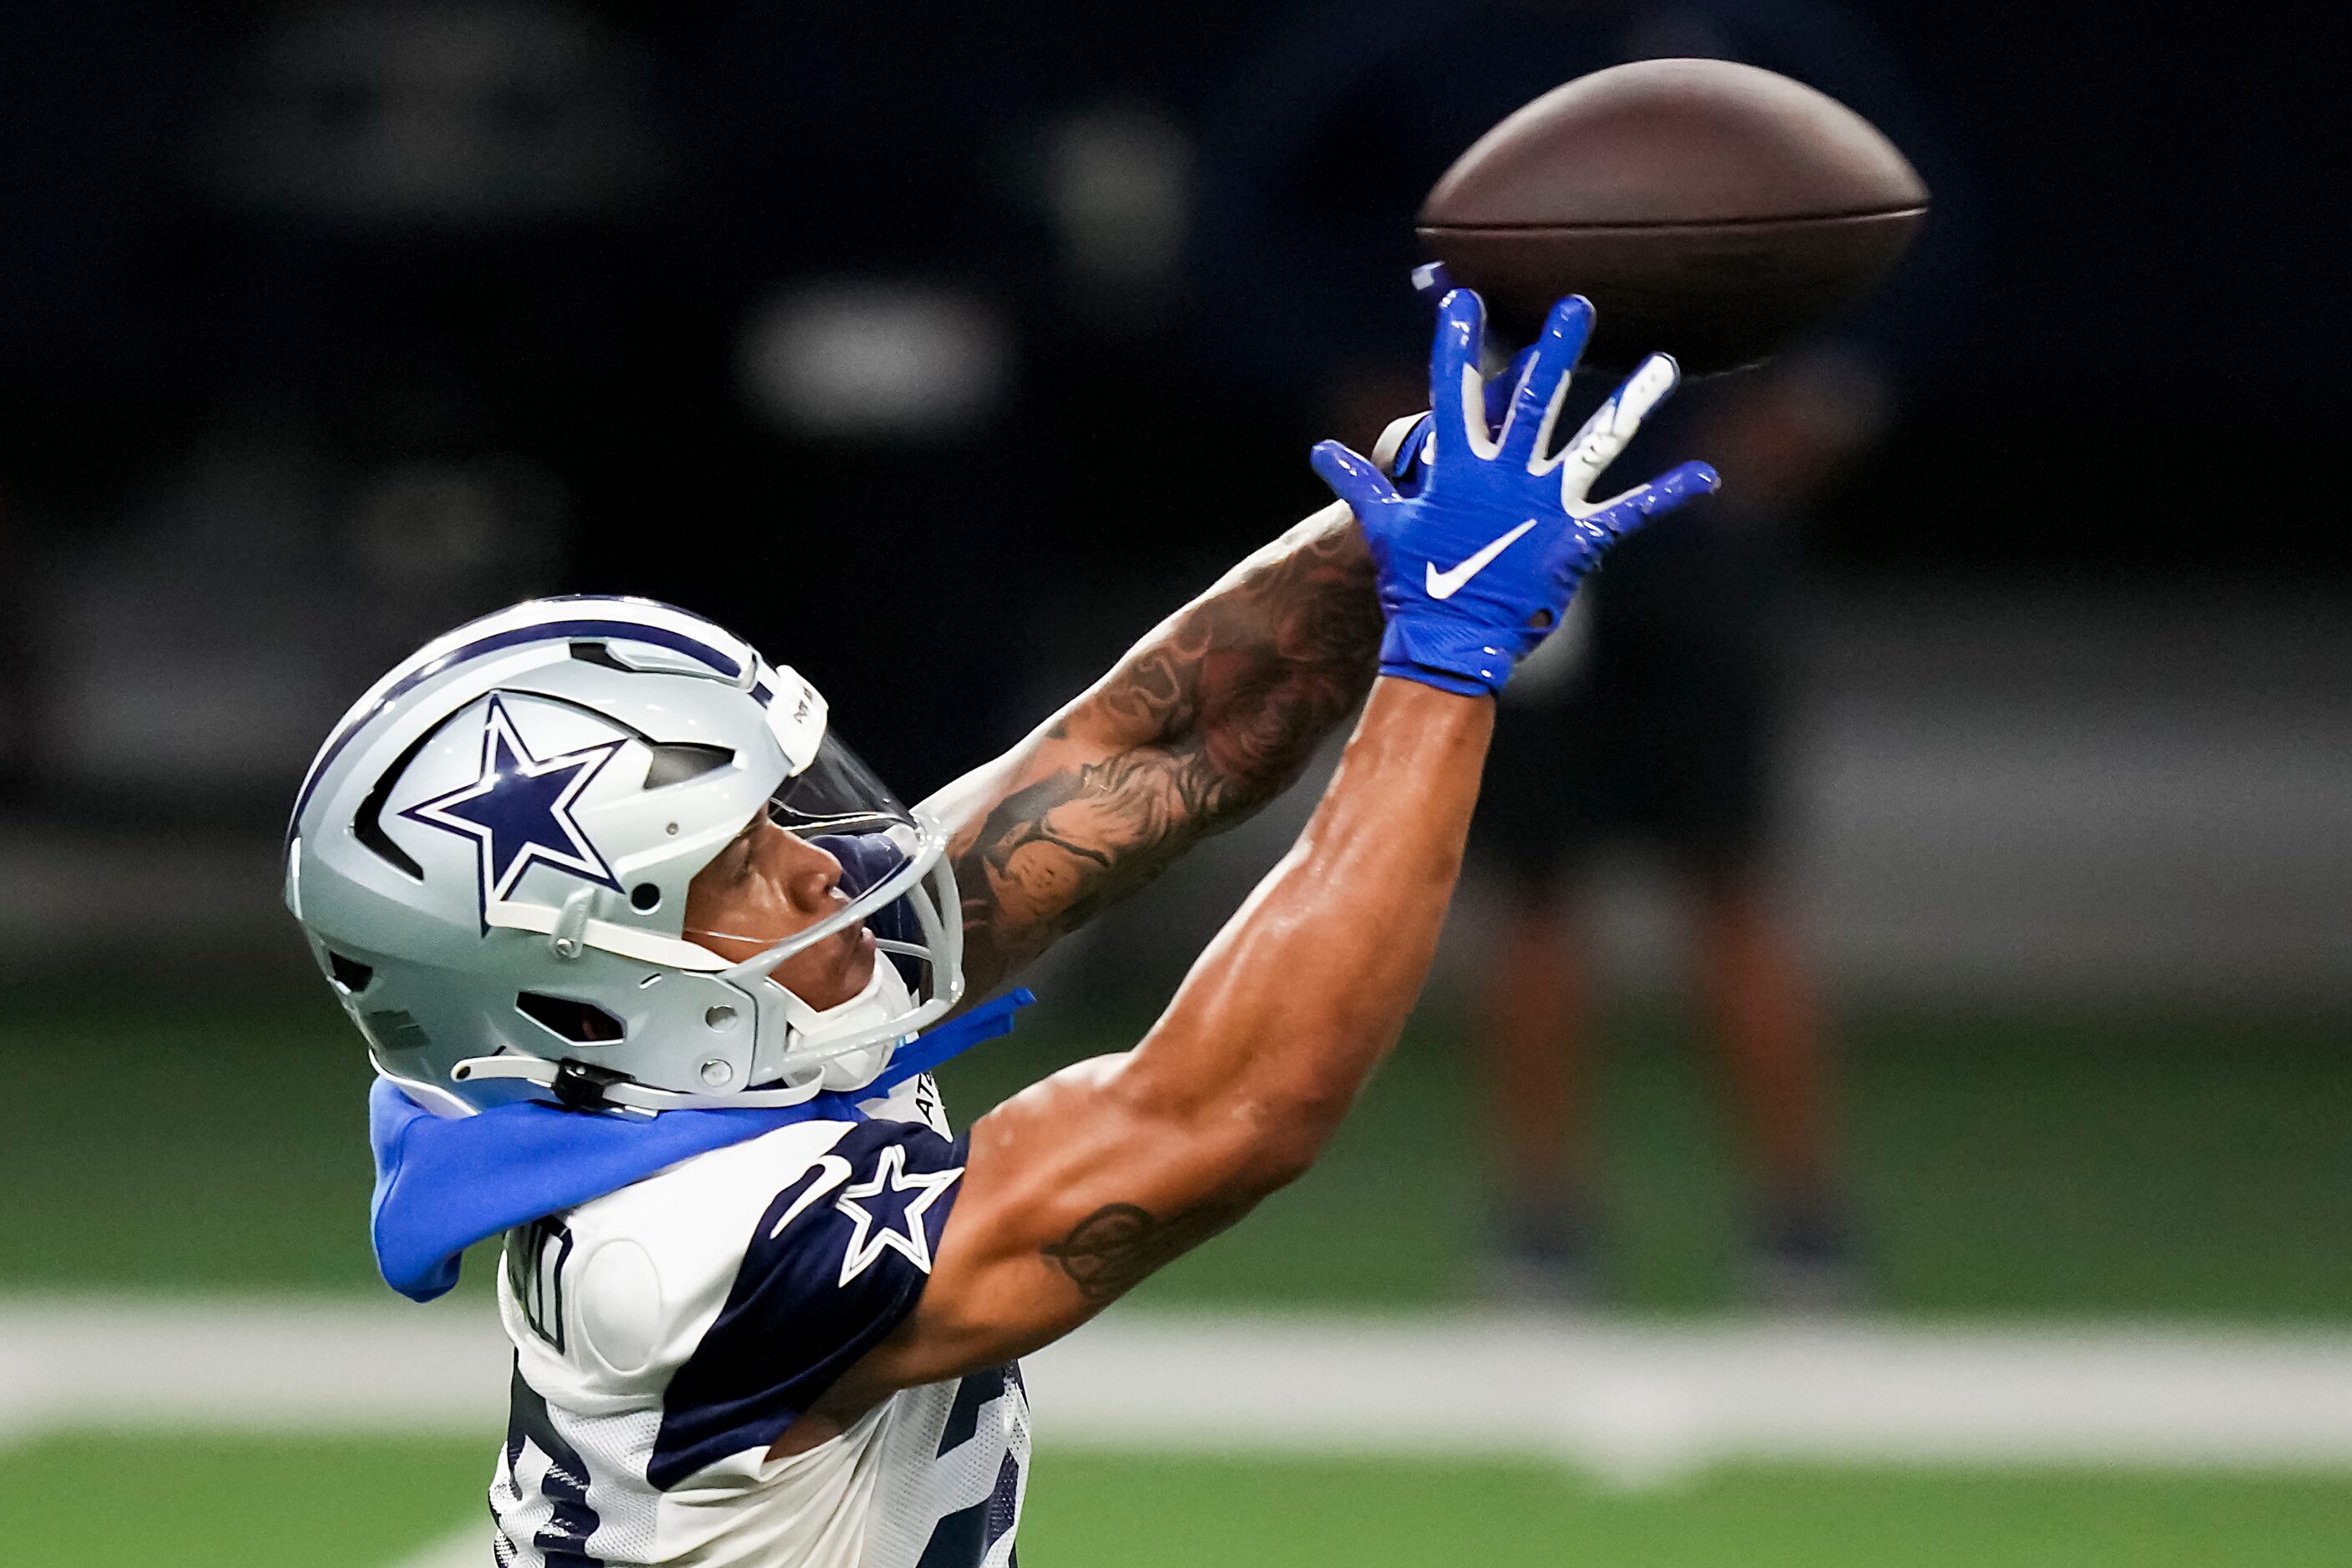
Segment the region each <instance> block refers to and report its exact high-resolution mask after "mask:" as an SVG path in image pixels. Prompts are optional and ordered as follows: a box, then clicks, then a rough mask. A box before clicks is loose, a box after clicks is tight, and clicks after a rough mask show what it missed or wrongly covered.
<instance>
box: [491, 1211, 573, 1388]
mask: <svg viewBox="0 0 2352 1568" xmlns="http://www.w3.org/2000/svg"><path fill="white" fill-rule="evenodd" d="M571 1258H572V1233H571V1232H570V1231H568V1230H566V1229H564V1228H563V1226H562V1225H561V1224H560V1223H558V1222H557V1221H555V1220H551V1219H539V1220H533V1221H531V1223H530V1224H529V1225H519V1226H515V1227H514V1228H513V1229H512V1230H510V1231H509V1232H507V1289H509V1290H511V1291H512V1292H514V1299H515V1304H516V1305H517V1306H519V1307H520V1308H521V1309H522V1315H523V1321H526V1322H528V1323H530V1331H531V1332H533V1333H535V1334H537V1335H538V1336H539V1337H540V1338H541V1339H542V1340H545V1341H546V1342H548V1343H549V1344H551V1345H553V1346H554V1347H555V1350H556V1353H557V1354H559V1355H561V1354H562V1352H563V1266H564V1264H566V1263H567V1262H569V1261H571Z"/></svg>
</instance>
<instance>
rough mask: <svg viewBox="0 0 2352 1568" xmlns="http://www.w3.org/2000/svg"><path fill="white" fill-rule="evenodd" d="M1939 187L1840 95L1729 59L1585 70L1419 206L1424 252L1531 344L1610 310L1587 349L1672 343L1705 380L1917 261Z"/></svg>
mask: <svg viewBox="0 0 2352 1568" xmlns="http://www.w3.org/2000/svg"><path fill="white" fill-rule="evenodd" d="M1925 216H1927V186H1926V185H1925V184H1922V183H1921V182H1920V179H1919V176H1918V174H1917V173H1916V171H1914V170H1913V169H1912V167H1911V165H1910V163H1907V162H1906V160H1905V159H1904V156H1903V154H1902V153H1898V152H1896V151H1895V144H1894V143H1893V142H1889V141H1887V139H1886V138H1885V136H1883V135H1881V134H1879V132H1878V131H1877V129H1876V127H1874V126H1873V125H1872V124H1871V123H1870V122H1869V121H1866V120H1864V119H1863V118H1862V116H1860V115H1858V114H1856V113H1854V112H1853V110H1850V109H1848V108H1846V107H1845V106H1844V105H1843V104H1842V103H1840V102H1838V101H1837V100H1835V99H1832V98H1830V97H1827V96H1825V95H1824V94H1822V93H1819V92H1816V91H1814V90H1813V89H1811V88H1809V87H1806V86H1804V85H1802V84H1801V83H1799V82H1794V81H1790V79H1788V78H1787V77H1784V76H1776V75H1774V74H1773V73H1772V72H1770V71H1767V70H1759V69H1757V68H1755V67H1753V66H1743V65H1734V64H1731V63H1730V62H1728V61H1725V60H1642V61H1638V62H1636V63H1634V64H1632V65H1623V66H1616V67H1613V68H1610V69H1608V70H1604V71H1596V72H1594V73H1593V74H1592V75H1591V76H1586V77H1579V78H1578V79H1576V80H1574V81H1571V82H1570V83H1568V84H1567V85H1566V86H1564V87H1559V88H1555V89H1552V90H1551V91H1549V92H1548V93H1546V94H1544V95H1543V97H1541V98H1538V99H1537V100H1535V101H1534V102H1533V103H1530V104H1528V105H1527V106H1526V107H1525V108H1523V109H1521V110H1517V112H1516V113H1514V114H1512V115H1511V116H1510V118H1508V119H1507V120H1505V121H1503V122H1502V123H1501V124H1500V125H1497V126H1496V127H1495V128H1494V129H1493V130H1492V131H1489V132H1486V135H1484V136H1482V137H1480V138H1479V139H1478V141H1477V142H1476V143H1475V145H1473V146H1472V147H1471V149H1470V150H1469V151H1468V152H1466V153H1463V154H1462V156H1461V157H1460V158H1458V159H1456V160H1455V161H1454V166H1453V167H1452V168H1451V169H1448V170H1447V171H1446V172H1445V175H1444V178H1443V179H1441V180H1439V181H1438V182H1437V184H1436V186H1435V187H1434V188H1433V189H1432V190H1431V191H1430V193H1429V199H1428V200H1427V201H1426V202H1424V203H1423V205H1422V209H1421V216H1420V219H1419V221H1418V225H1417V226H1418V228H1419V230H1420V233H1421V237H1422V240H1423V243H1424V244H1425V245H1427V246H1428V247H1429V248H1430V250H1431V251H1432V252H1433V253H1434V254H1435V256H1436V257H1437V258H1438V259H1439V260H1441V261H1443V262H1444V263H1445V265H1446V268H1447V269H1448V270H1449V271H1451V272H1452V273H1453V275H1454V280H1455V281H1456V282H1459V283H1463V284H1466V285H1468V286H1469V287H1470V288H1473V289H1477V290H1478V292H1479V293H1480V294H1481V295H1483V296H1484V297H1485V298H1486V304H1487V307H1488V310H1489V311H1490V312H1491V314H1492V316H1493V319H1494V321H1495V323H1496V327H1497V329H1498V330H1499V331H1500V332H1501V333H1502V334H1503V335H1505V336H1507V337H1508V338H1511V339H1512V340H1514V341H1516V342H1526V341H1527V340H1528V339H1529V338H1531V337H1532V336H1533V334H1534V332H1535V331H1536V330H1537V328H1538V326H1539V325H1540V324H1541V322H1542V321H1543V317H1544V312H1545V311H1546V310H1549V308H1550V305H1551V302H1552V301H1553V300H1556V299H1558V298H1559V296H1561V295H1563V294H1571V293H1574V294H1583V295H1586V296H1588V297H1589V298H1590V299H1591V300H1592V302H1593V305H1594V307H1595V310H1596V313H1597V320H1596V322H1595V331H1594V337H1593V342H1592V345H1591V349H1590V350H1589V351H1588V353H1589V357H1590V358H1591V360H1593V361H1595V362H1597V363H1602V364H1610V365H1618V366H1622V365H1627V364H1631V363H1633V361H1634V359H1636V358H1637V357H1638V356H1639V355H1641V354H1643V353H1648V352H1650V351H1652V350H1654V349H1655V350H1664V351H1665V352H1666V353H1672V354H1674V355H1675V357H1676V358H1677V359H1679V360H1680V361H1681V362H1682V364H1683V368H1684V369H1685V371H1687V372H1689V373H1691V374H1707V373H1710V372H1714V371H1722V370H1731V369H1736V368H1737V367H1738V366H1740V365H1744V364H1751V363H1755V362H1757V361H1759V360H1761V359H1764V358H1766V357H1768V356H1769V355H1770V354H1771V353H1772V352H1773V350H1774V349H1776V348H1778V347H1779V346H1780V344H1782V343H1783V342H1787V341H1788V340H1789V339H1790V337H1792V336H1793V335H1795V334H1796V333H1798V332H1800V331H1803V330H1804V329H1805V328H1806V327H1808V326H1811V325H1812V324H1813V323H1814V322H1816V321H1820V320H1821V319H1822V317H1823V316H1825V315H1827V314H1829V313H1830V312H1832V311H1833V310H1836V309H1837V308H1838V307H1839V306H1841V305H1843V304H1845V303H1847V302H1848V301H1850V300H1853V298H1854V297H1855V296H1857V295H1859V294H1861V293H1862V292H1863V291H1864V289H1867V288H1868V287H1869V286H1870V285H1871V283H1872V282H1874V280H1875V279H1877V278H1878V277H1879V276H1880V275H1881V274H1882V273H1884V272H1885V270H1886V269H1887V268H1889V267H1891V266H1893V265H1894V263H1895V258H1897V257H1899V256H1901V255H1902V254H1903V249H1904V247H1905V246H1906V245H1907V244H1908V243H1909V242H1910V239H1911V237H1912V234H1913V233H1914V231H1916V229H1917V228H1918V226H1919V222H1920V220H1921V219H1922V218H1923V217H1925Z"/></svg>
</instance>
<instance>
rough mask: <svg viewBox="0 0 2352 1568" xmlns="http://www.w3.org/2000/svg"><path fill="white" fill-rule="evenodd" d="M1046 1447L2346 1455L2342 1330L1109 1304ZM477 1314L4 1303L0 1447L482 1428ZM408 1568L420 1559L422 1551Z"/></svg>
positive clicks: (382, 1308) (1046, 1391) (2049, 1458)
mask: <svg viewBox="0 0 2352 1568" xmlns="http://www.w3.org/2000/svg"><path fill="white" fill-rule="evenodd" d="M1026 1365H1027V1369H1028V1373H1029V1385H1030V1390H1031V1395H1032V1399H1033V1401H1034V1405H1035V1406H1036V1410H1037V1418H1038V1425H1039V1429H1040V1432H1041V1433H1042V1435H1043V1436H1044V1439H1045V1442H1046V1443H1047V1444H1048V1445H1049V1446H1052V1445H1066V1446H1094V1447H1124V1448H1153V1449H1190V1450H1196V1451H1206V1450H1225V1451H1231V1450H1234V1449H1259V1450H1269V1451H1296V1452H1315V1453H1331V1454H1349V1453H1359V1454H1379V1453H1388V1454H1398V1455H1423V1456H1425V1455H1430V1454H1513V1455H1529V1454H1534V1455H1550V1456H1555V1457H1558V1458H1562V1459H1564V1460H1567V1461H1570V1462H1571V1463H1574V1464H1577V1465H1579V1466H1580V1467H1584V1468H1590V1469H1592V1470H1595V1471H1597V1472H1599V1473H1601V1474H1603V1475H1607V1476H1612V1477H1614V1478H1617V1479H1622V1480H1625V1481H1631V1482H1638V1481H1642V1480H1645V1479H1654V1478H1657V1477H1660V1476H1664V1475H1668V1474H1672V1473H1675V1472H1677V1471H1680V1470H1684V1469H1686V1468H1691V1467H1694V1466H1697V1465H1703V1464H1706V1463H1707V1462H1709V1461H1712V1460H1716V1459H1722V1458H1806V1459H1819V1460H1829V1461H1856V1460H1859V1461H1870V1462H1885V1461H1890V1460H1892V1461H1904V1462H1921V1463H1931V1462H1937V1461H1948V1462H2003V1463H2012V1464H2083V1465H2110V1464H2121V1465H2134V1466H2193V1467H2198V1468H2208V1467H2273V1466H2278V1467H2323V1468H2345V1469H2352V1336H2346V1335H2340V1334H2337V1335H2323V1334H2294V1333H2252V1332H2247V1333H2230V1332H2220V1331H2172V1330H2158V1329H2147V1330H2135V1329H2127V1328H2117V1327H2114V1326H2090V1325H2085V1326H2082V1327H2079V1328H2077V1327H2047V1328H2040V1329H2017V1328H2012V1329H1972V1328H1935V1327H1924V1326H1913V1325H1903V1326H1896V1325H1891V1324H1885V1323H1870V1322H1853V1323H1822V1324H1815V1325H1774V1324H1692V1325H1672V1326H1668V1325H1653V1324H1634V1323H1606V1322H1601V1323H1591V1324H1581V1323H1566V1322H1550V1321H1536V1320H1529V1319H1523V1318H1507V1317H1475V1316H1462V1317H1430V1318H1310V1317H1284V1316H1268V1317H1225V1316H1218V1317H1209V1316H1181V1317H1178V1316H1155V1315H1151V1314H1146V1313H1136V1312H1119V1313H1113V1314H1112V1316H1111V1317H1110V1318H1109V1319H1108V1320H1107V1321H1103V1322H1100V1323H1097V1324H1096V1325H1094V1326H1093V1327H1091V1328H1088V1329H1087V1330H1086V1331H1083V1332H1081V1333H1079V1334H1077V1335H1076V1336H1075V1337H1074V1338H1072V1339H1070V1340H1068V1341H1066V1342H1064V1343H1062V1344H1059V1345H1055V1346H1053V1347H1052V1348H1050V1349H1048V1350H1046V1351H1045V1352H1042V1353H1041V1354H1039V1355H1036V1356H1034V1357H1032V1358H1030V1360H1029V1361H1028V1363H1026ZM507 1378H508V1353H507V1350H506V1346H505V1342H504V1341H503V1340H502V1339H501V1338H500V1336H499V1331H498V1329H497V1327H496V1325H495V1323H494V1322H493V1321H491V1317H490V1313H489V1310H488V1308H487V1306H485V1305H484V1304H481V1303H478V1302H471V1303H461V1304H457V1305H444V1306H442V1307H437V1308H431V1309H419V1308H412V1307H404V1306H402V1305H400V1304H398V1303H387V1304H383V1305H369V1304H342V1303H317V1304H311V1305H307V1306H289V1305H287V1304H284V1303H282V1302H252V1303H236V1302H204V1303H189V1304H184V1305H177V1304H168V1303H157V1302H125V1301H86V1302H84V1301H20V1302H16V1303H13V1304H12V1303H7V1302H0V1437H5V1436H8V1435H10V1434H14V1435H16V1436H26V1435H28V1434H31V1433H35V1432H37V1431H40V1430H43V1429H45V1428H52V1427H58V1426H114V1427H127V1428H140V1427H165V1428H178V1429H205V1428H215V1429H236V1430H241V1431H250V1430H254V1429H278V1430H347V1431H353V1432H366V1433H374V1434H383V1433H387V1432H399V1433H436V1432H446V1433H449V1434H451V1435H453V1436H458V1435H463V1436H475V1437H478V1438H480V1439H481V1440H482V1441H483V1442H484V1443H485V1444H486V1445H487V1444H488V1443H489V1442H490V1441H491V1440H492V1439H493V1438H494V1436H495V1435H496V1434H498V1433H499V1432H502V1431H503V1430H504V1428H505V1404H506V1387H507ZM418 1568H423V1565H422V1563H420V1564H418Z"/></svg>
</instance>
